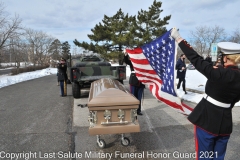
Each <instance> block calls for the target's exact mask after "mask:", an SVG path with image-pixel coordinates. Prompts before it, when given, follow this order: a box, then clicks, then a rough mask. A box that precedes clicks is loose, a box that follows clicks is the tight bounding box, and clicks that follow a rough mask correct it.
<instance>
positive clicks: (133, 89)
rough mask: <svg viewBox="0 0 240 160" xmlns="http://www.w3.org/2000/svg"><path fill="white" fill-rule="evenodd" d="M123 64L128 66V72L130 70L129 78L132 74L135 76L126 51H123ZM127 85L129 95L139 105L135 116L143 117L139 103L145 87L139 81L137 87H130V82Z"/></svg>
mask: <svg viewBox="0 0 240 160" xmlns="http://www.w3.org/2000/svg"><path fill="white" fill-rule="evenodd" d="M124 62H125V63H126V64H127V65H129V67H130V70H131V72H132V73H131V75H130V77H131V76H132V74H135V71H134V68H133V64H132V62H131V60H130V57H129V55H128V54H127V52H126V51H124ZM129 85H130V91H131V93H132V94H133V95H134V96H135V97H136V98H137V99H138V100H139V102H140V104H139V107H138V109H137V114H138V115H143V114H142V109H141V108H142V106H141V101H142V96H143V91H144V88H145V85H144V84H142V83H141V82H140V81H139V83H138V84H137V85H132V84H131V83H130V82H129Z"/></svg>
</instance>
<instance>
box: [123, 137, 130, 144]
mask: <svg viewBox="0 0 240 160" xmlns="http://www.w3.org/2000/svg"><path fill="white" fill-rule="evenodd" d="M121 144H122V145H123V146H128V145H129V144H130V140H129V139H128V138H127V137H123V139H122V140H121Z"/></svg>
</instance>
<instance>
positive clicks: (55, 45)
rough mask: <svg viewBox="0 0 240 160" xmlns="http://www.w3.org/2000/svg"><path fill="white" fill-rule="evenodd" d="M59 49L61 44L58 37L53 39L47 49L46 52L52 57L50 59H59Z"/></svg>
mask: <svg viewBox="0 0 240 160" xmlns="http://www.w3.org/2000/svg"><path fill="white" fill-rule="evenodd" d="M61 50H62V44H61V42H60V41H59V40H58V39H55V40H54V41H53V42H52V43H51V45H50V47H49V49H48V53H49V54H50V56H51V57H52V59H54V60H57V59H58V60H59V59H60V57H61Z"/></svg>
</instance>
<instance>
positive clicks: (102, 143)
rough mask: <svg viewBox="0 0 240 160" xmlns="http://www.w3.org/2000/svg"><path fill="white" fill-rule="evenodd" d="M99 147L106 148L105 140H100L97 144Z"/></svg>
mask: <svg viewBox="0 0 240 160" xmlns="http://www.w3.org/2000/svg"><path fill="white" fill-rule="evenodd" d="M97 145H98V147H99V148H105V146H106V143H105V141H104V140H103V139H99V141H98V142H97Z"/></svg>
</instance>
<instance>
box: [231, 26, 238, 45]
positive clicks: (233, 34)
mask: <svg viewBox="0 0 240 160" xmlns="http://www.w3.org/2000/svg"><path fill="white" fill-rule="evenodd" d="M229 41H231V42H235V43H240V28H236V30H235V31H234V32H233V33H232V35H231V36H230V40H229Z"/></svg>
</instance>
